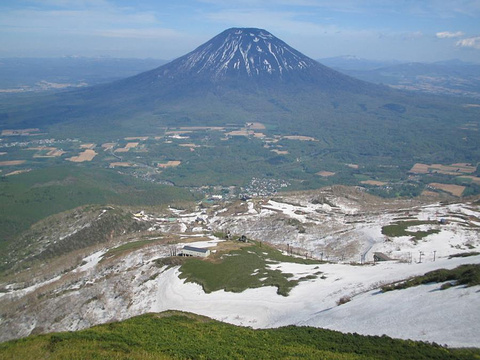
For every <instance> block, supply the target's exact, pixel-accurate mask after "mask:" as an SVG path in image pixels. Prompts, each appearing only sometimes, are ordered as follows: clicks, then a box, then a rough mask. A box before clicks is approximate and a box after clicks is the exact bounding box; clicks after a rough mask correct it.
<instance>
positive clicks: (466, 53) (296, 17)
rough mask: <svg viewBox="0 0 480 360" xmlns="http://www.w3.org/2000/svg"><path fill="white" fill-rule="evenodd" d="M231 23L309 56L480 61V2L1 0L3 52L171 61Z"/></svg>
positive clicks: (8, 54)
mask: <svg viewBox="0 0 480 360" xmlns="http://www.w3.org/2000/svg"><path fill="white" fill-rule="evenodd" d="M230 27H259V28H263V29H266V30H268V31H270V32H271V33H273V34H274V35H275V36H277V37H279V38H281V39H282V40H284V41H286V42H287V43H288V44H289V45H291V46H293V47H295V48H296V49H298V50H299V51H301V52H303V53H304V54H306V55H307V56H310V57H312V58H314V59H319V58H325V57H332V56H340V55H354V56H358V57H361V58H367V59H380V60H391V59H397V60H402V61H436V60H447V59H454V58H457V59H461V60H465V61H474V62H480V0H369V1H363V0H334V1H332V0H328V1H327V0H289V1H286V0H235V1H228V0H185V1H182V0H177V1H175V0H172V1H162V0H157V1H154V0H145V1H142V0H138V1H125V0H2V1H1V2H0V57H16V56H22V57H57V56H64V55H79V56H111V57H130V58H132V57H133V58H147V57H151V58H158V59H166V60H168V59H173V58H176V57H178V56H181V55H184V54H185V53H187V52H189V51H191V50H193V49H194V48H196V47H197V46H199V45H200V44H202V43H203V42H205V41H207V40H209V39H210V38H211V37H213V36H215V35H217V34H218V33H220V32H221V31H223V30H225V29H227V28H230Z"/></svg>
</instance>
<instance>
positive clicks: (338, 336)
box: [0, 311, 480, 360]
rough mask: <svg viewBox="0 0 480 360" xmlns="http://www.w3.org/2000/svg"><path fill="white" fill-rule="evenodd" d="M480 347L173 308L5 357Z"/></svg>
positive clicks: (439, 352)
mask: <svg viewBox="0 0 480 360" xmlns="http://www.w3.org/2000/svg"><path fill="white" fill-rule="evenodd" d="M479 356H480V351H479V350H477V349H448V348H444V347H441V346H439V345H436V344H427V343H422V342H415V341H408V340H407V341H405V340H394V339H391V338H389V337H387V336H381V337H379V336H360V335H358V334H342V333H339V332H335V331H330V330H323V329H317V328H312V327H296V326H288V327H283V328H278V329H264V330H254V329H251V328H246V327H237V326H234V325H230V324H225V323H221V322H218V321H214V320H211V319H209V318H206V317H202V316H198V315H193V314H188V313H180V312H174V311H170V312H165V313H160V314H147V315H142V316H138V317H135V318H132V319H129V320H126V321H123V322H119V323H111V324H106V325H100V326H95V327H93V328H90V329H87V330H82V331H78V332H66V333H57V334H48V335H37V336H30V337H28V338H25V339H20V340H15V341H9V342H6V343H3V344H0V358H2V359H5V360H17V359H18V360H20V359H21V360H23V359H32V358H33V357H34V358H36V359H52V360H58V359H69V360H80V359H117V360H126V359H130V360H136V359H138V360H147V359H148V360H150V359H275V360H277V359H299V358H302V359H344V360H349V359H363V360H366V359H405V360H409V359H442V360H449V359H478V358H479Z"/></svg>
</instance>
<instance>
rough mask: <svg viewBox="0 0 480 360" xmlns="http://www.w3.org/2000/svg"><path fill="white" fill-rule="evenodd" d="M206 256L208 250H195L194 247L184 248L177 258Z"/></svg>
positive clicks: (208, 253) (208, 252)
mask: <svg viewBox="0 0 480 360" xmlns="http://www.w3.org/2000/svg"><path fill="white" fill-rule="evenodd" d="M208 255H210V250H209V249H203V248H197V247H194V246H184V247H183V248H182V250H181V251H180V253H179V256H197V257H207V256H208Z"/></svg>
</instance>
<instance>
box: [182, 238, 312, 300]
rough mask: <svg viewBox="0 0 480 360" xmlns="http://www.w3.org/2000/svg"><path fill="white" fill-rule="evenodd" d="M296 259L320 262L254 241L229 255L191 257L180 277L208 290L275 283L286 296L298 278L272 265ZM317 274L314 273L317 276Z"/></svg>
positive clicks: (302, 262)
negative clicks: (292, 255)
mask: <svg viewBox="0 0 480 360" xmlns="http://www.w3.org/2000/svg"><path fill="white" fill-rule="evenodd" d="M279 262H293V263H300V264H319V263H320V262H319V261H315V260H306V259H300V258H294V257H291V256H286V255H283V254H282V253H281V252H280V251H278V250H276V249H273V248H271V247H270V246H267V245H262V244H261V243H252V244H250V245H249V246H247V247H242V248H241V249H238V250H234V251H231V252H229V253H228V254H222V255H220V256H219V255H218V254H215V256H214V260H213V261H202V260H200V259H195V258H192V259H188V260H187V261H186V262H185V263H184V264H183V265H182V266H181V268H180V271H181V273H182V274H181V275H180V278H185V279H187V281H191V282H196V283H198V284H200V285H202V287H203V290H204V291H205V292H207V293H209V292H212V291H216V290H221V289H224V290H225V291H232V292H242V291H244V290H246V289H249V288H257V287H262V286H276V287H277V293H278V294H279V295H283V296H287V295H288V293H289V291H290V290H291V289H292V288H293V287H295V285H297V284H298V282H299V281H302V280H308V279H310V278H311V277H306V278H301V279H299V280H292V279H289V278H291V277H292V274H285V273H282V272H281V271H280V270H272V269H270V268H269V267H268V265H269V264H278V263H279ZM314 277H315V276H314Z"/></svg>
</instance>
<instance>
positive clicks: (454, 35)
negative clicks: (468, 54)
mask: <svg viewBox="0 0 480 360" xmlns="http://www.w3.org/2000/svg"><path fill="white" fill-rule="evenodd" d="M463 35H465V34H464V33H463V32H462V31H457V32H451V31H441V32H437V34H436V36H437V38H439V39H451V38H457V37H462V36H463Z"/></svg>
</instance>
